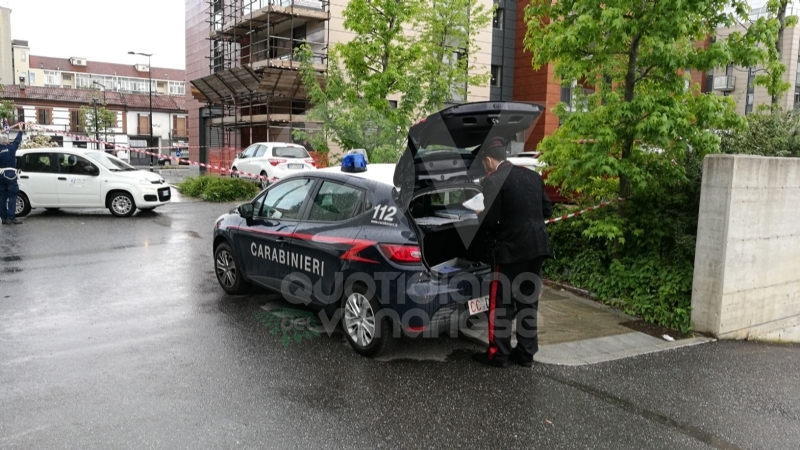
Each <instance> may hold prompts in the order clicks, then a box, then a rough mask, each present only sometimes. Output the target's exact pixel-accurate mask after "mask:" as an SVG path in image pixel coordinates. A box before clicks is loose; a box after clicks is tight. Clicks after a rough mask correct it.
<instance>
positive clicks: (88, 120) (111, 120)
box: [78, 98, 117, 137]
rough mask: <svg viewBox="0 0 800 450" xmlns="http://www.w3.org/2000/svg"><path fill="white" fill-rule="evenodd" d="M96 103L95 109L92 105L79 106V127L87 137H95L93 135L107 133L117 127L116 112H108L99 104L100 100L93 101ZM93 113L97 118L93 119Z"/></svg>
mask: <svg viewBox="0 0 800 450" xmlns="http://www.w3.org/2000/svg"><path fill="white" fill-rule="evenodd" d="M93 100H95V101H97V102H98V105H97V108H96V109H95V106H93V105H84V106H81V111H80V115H79V116H78V117H79V122H80V126H82V127H83V129H84V130H85V132H86V135H87V136H90V137H91V136H95V134H103V133H107V132H108V131H109V130H111V129H112V128H114V127H116V126H117V113H116V111H109V110H108V109H106V107H105V105H103V104H101V103H100V100H99V99H97V98H95V99H93ZM95 111H96V113H97V116H96V117H95Z"/></svg>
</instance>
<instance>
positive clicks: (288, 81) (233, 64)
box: [191, 0, 330, 148]
mask: <svg viewBox="0 0 800 450" xmlns="http://www.w3.org/2000/svg"><path fill="white" fill-rule="evenodd" d="M208 6H209V8H208V11H209V16H208V24H209V37H208V39H209V40H210V44H211V45H210V46H209V47H210V54H209V56H208V61H209V72H210V75H208V76H205V77H202V78H198V79H196V80H192V81H191V84H192V95H193V96H194V97H195V98H196V99H198V100H199V101H201V102H203V103H205V104H206V105H208V107H209V109H210V110H211V111H214V113H213V114H211V116H210V118H209V125H210V127H212V128H217V129H221V130H222V136H221V147H223V148H224V147H227V148H231V147H232V148H243V147H245V146H247V145H249V144H252V143H253V142H263V141H279V142H294V138H293V131H294V130H296V129H302V130H313V129H315V128H317V126H316V124H314V123H310V122H309V121H307V119H306V112H307V111H308V109H309V107H310V104H309V101H308V91H307V90H306V88H305V86H304V85H303V82H302V77H301V74H300V72H299V68H300V62H299V61H298V60H297V58H296V57H295V55H294V51H295V49H296V48H298V47H300V46H301V45H304V44H307V45H308V46H309V47H310V48H311V51H312V55H313V56H312V61H311V62H312V64H313V67H314V69H315V70H316V72H317V74H318V77H319V81H320V83H324V74H325V73H326V72H327V70H328V57H327V54H328V42H329V37H330V27H329V26H328V21H329V19H330V3H329V2H328V0H208Z"/></svg>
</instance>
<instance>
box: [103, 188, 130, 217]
mask: <svg viewBox="0 0 800 450" xmlns="http://www.w3.org/2000/svg"><path fill="white" fill-rule="evenodd" d="M108 210H109V211H111V214H113V215H114V216H116V217H130V216H132V215H133V213H134V212H136V203H135V202H134V201H133V197H131V194H129V193H127V192H124V191H116V192H112V193H111V195H109V199H108Z"/></svg>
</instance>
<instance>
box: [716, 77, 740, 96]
mask: <svg viewBox="0 0 800 450" xmlns="http://www.w3.org/2000/svg"><path fill="white" fill-rule="evenodd" d="M734 89H736V77H734V76H731V75H725V76H721V77H714V90H715V91H723V92H725V91H732V90H734Z"/></svg>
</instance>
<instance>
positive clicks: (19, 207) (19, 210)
mask: <svg viewBox="0 0 800 450" xmlns="http://www.w3.org/2000/svg"><path fill="white" fill-rule="evenodd" d="M24 209H25V199H24V198H22V196H21V195H17V205H16V206H15V207H14V214H15V215H20V214H22V211H23V210H24Z"/></svg>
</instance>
